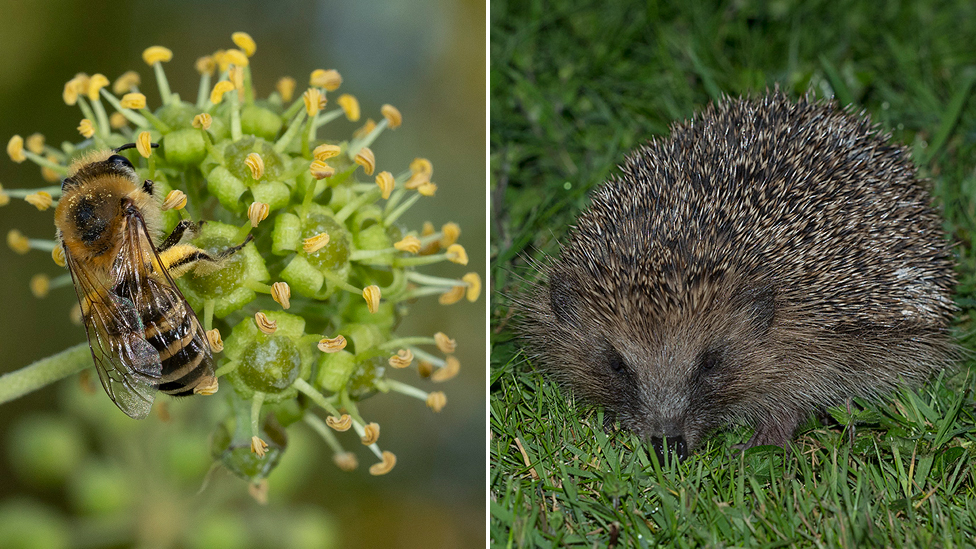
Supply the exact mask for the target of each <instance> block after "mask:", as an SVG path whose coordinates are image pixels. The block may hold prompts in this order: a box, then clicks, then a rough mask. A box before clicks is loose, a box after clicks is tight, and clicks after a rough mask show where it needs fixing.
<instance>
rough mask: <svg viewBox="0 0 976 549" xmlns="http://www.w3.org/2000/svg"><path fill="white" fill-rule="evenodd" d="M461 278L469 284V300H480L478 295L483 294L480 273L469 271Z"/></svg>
mask: <svg viewBox="0 0 976 549" xmlns="http://www.w3.org/2000/svg"><path fill="white" fill-rule="evenodd" d="M461 280H463V281H465V282H466V283H467V284H468V291H467V292H466V294H467V298H468V301H470V302H472V303H474V302H475V301H478V296H480V295H481V277H480V276H478V273H468V274H466V275H464V276H462V277H461Z"/></svg>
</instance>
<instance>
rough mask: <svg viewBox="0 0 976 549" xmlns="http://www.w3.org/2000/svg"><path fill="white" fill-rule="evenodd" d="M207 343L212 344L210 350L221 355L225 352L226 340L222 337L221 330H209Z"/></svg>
mask: <svg viewBox="0 0 976 549" xmlns="http://www.w3.org/2000/svg"><path fill="white" fill-rule="evenodd" d="M207 341H209V342H210V349H211V350H212V351H213V352H215V353H219V352H221V351H223V350H224V340H223V338H221V337H220V330H218V329H217V328H214V329H213V330H207Z"/></svg>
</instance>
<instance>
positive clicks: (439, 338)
mask: <svg viewBox="0 0 976 549" xmlns="http://www.w3.org/2000/svg"><path fill="white" fill-rule="evenodd" d="M434 343H436V344H437V348H438V349H440V351H441V352H442V353H444V354H451V353H453V352H454V350H455V349H456V348H457V341H454V340H453V339H451V338H449V337H447V334H445V333H444V332H437V333H436V334H434Z"/></svg>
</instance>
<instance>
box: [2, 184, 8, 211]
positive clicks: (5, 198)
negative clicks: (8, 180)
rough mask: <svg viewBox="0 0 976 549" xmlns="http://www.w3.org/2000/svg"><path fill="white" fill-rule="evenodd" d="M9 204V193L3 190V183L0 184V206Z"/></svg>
mask: <svg viewBox="0 0 976 549" xmlns="http://www.w3.org/2000/svg"><path fill="white" fill-rule="evenodd" d="M7 204H10V195H9V194H7V193H5V192H3V185H0V206H6V205H7Z"/></svg>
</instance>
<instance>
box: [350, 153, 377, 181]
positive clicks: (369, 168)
mask: <svg viewBox="0 0 976 549" xmlns="http://www.w3.org/2000/svg"><path fill="white" fill-rule="evenodd" d="M355 161H356V164H359V165H360V166H362V167H363V171H364V172H366V175H373V170H374V169H375V168H376V156H375V155H374V154H373V151H372V150H370V148H369V147H363V148H362V149H359V152H358V153H356V158H355Z"/></svg>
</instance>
